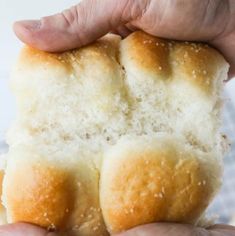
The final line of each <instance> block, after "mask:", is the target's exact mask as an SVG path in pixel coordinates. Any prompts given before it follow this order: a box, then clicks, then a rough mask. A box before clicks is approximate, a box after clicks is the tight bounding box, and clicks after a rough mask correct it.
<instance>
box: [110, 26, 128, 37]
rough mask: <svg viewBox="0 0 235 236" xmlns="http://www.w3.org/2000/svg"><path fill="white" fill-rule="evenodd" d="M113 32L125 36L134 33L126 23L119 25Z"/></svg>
mask: <svg viewBox="0 0 235 236" xmlns="http://www.w3.org/2000/svg"><path fill="white" fill-rule="evenodd" d="M112 33H114V34H118V35H121V36H122V37H123V38H125V37H127V36H128V35H129V34H131V33H132V31H131V30H129V29H128V28H127V27H126V26H125V25H122V26H119V27H118V28H117V29H116V30H112Z"/></svg>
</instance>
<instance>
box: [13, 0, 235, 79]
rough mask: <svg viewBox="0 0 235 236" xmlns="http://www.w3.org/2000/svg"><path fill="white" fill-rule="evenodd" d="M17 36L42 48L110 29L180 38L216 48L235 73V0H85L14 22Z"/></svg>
mask: <svg viewBox="0 0 235 236" xmlns="http://www.w3.org/2000/svg"><path fill="white" fill-rule="evenodd" d="M14 29H15V32H16V35H17V36H18V37H19V38H20V39H21V40H22V41H23V42H25V43H27V44H29V45H31V46H33V47H36V48H39V49H41V50H45V51H50V52H55V51H64V50H67V49H71V48H76V47H81V46H83V45H86V44H88V43H91V42H92V41H94V40H96V39H97V38H99V37H101V36H103V35H105V34H106V33H108V32H110V31H115V32H118V33H120V34H121V35H123V36H126V35H128V34H129V33H130V32H131V31H133V30H136V29H141V30H143V31H145V32H147V33H149V34H152V35H156V36H159V37H163V38H170V39H176V40H191V41H203V42H207V43H209V44H210V45H212V46H214V47H216V48H217V49H218V50H219V51H221V53H222V54H223V55H224V56H225V58H226V59H227V61H228V62H229V64H230V66H231V67H230V72H229V74H230V77H231V76H234V75H235V1H234V0H190V1H188V0H118V1H117V0H84V1H82V2H81V3H80V4H78V5H76V6H73V7H71V8H70V9H68V10H65V11H63V12H61V13H59V14H56V15H54V16H50V17H43V18H42V19H41V20H36V21H20V22H17V23H15V25H14Z"/></svg>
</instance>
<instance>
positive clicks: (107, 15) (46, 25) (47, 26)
mask: <svg viewBox="0 0 235 236" xmlns="http://www.w3.org/2000/svg"><path fill="white" fill-rule="evenodd" d="M145 2H147V1H143V0H142V1H141V0H140V1H139V0H138V1H136V0H118V1H117V0H102V1H101V0H84V1H82V2H81V3H80V4H78V5H77V6H73V7H72V8H70V9H68V10H65V11H63V12H62V13H59V14H56V15H53V16H49V17H44V18H42V19H41V20H37V21H35V20H34V21H20V22H16V23H15V25H14V30H15V33H16V35H17V36H18V37H19V38H20V39H21V40H22V41H23V42H24V43H26V44H29V45H30V46H32V47H36V48H38V49H41V50H45V51H51V52H54V51H64V50H68V49H72V48H76V47H81V46H83V45H86V44H88V43H90V42H92V41H94V40H96V39H97V38H99V37H101V36H103V35H105V34H106V33H108V32H109V31H111V30H112V29H115V28H117V27H118V26H119V25H122V24H125V23H126V22H129V21H131V20H133V19H135V18H136V17H137V16H138V15H139V14H141V11H143V10H142V9H143V8H144V4H145Z"/></svg>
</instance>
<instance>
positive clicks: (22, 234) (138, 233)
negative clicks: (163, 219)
mask: <svg viewBox="0 0 235 236" xmlns="http://www.w3.org/2000/svg"><path fill="white" fill-rule="evenodd" d="M0 235H1V236H58V235H56V234H55V233H50V232H47V231H46V230H43V229H40V228H38V227H36V226H33V225H27V224H22V223H19V224H15V225H6V226H1V227H0ZM172 235H174V236H182V235H184V236H234V235H235V227H233V226H229V225H215V226H213V227H211V228H210V229H208V230H206V229H203V228H196V227H193V226H191V225H180V224H169V223H155V224H149V225H144V226H139V227H136V228H134V229H131V230H129V231H127V232H125V233H122V234H116V235H115V236H172ZM68 236H69V235H68Z"/></svg>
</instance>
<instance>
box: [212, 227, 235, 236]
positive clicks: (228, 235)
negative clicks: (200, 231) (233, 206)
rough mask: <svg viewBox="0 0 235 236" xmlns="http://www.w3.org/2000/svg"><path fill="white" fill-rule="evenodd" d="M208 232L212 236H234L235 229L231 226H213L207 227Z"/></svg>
mask: <svg viewBox="0 0 235 236" xmlns="http://www.w3.org/2000/svg"><path fill="white" fill-rule="evenodd" d="M208 230H209V231H210V232H211V234H212V235H213V236H220V235H223V236H234V235H235V227H234V226H231V225H213V226H212V227H209V228H208Z"/></svg>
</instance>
